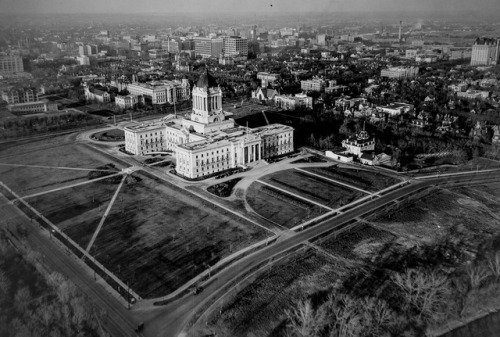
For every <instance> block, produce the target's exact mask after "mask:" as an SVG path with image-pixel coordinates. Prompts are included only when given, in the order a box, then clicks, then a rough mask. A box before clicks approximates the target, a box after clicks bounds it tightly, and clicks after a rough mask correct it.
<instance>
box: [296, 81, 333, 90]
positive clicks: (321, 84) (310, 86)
mask: <svg viewBox="0 0 500 337" xmlns="http://www.w3.org/2000/svg"><path fill="white" fill-rule="evenodd" d="M326 85H327V81H325V80H323V79H321V78H312V79H310V80H306V81H300V88H301V89H302V90H303V91H319V92H323V91H325V87H326Z"/></svg>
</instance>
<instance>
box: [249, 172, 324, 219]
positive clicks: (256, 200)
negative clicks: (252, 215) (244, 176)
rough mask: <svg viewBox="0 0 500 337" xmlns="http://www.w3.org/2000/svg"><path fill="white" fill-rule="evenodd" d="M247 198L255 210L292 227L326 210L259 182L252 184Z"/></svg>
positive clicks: (267, 217) (265, 216)
mask: <svg viewBox="0 0 500 337" xmlns="http://www.w3.org/2000/svg"><path fill="white" fill-rule="evenodd" d="M246 198H247V201H248V203H249V205H250V206H251V207H252V208H253V210H254V211H255V212H257V213H258V214H260V215H261V216H263V217H264V218H266V219H269V220H271V221H272V222H275V223H277V224H279V225H282V226H285V227H287V228H292V227H294V226H295V225H298V224H299V223H301V222H304V221H305V220H307V219H311V218H314V217H316V216H318V215H319V214H321V213H320V212H322V211H323V212H324V211H326V210H325V209H322V208H321V207H319V206H316V205H314V204H311V203H307V202H305V201H302V200H300V199H298V198H294V197H293V196H290V195H288V194H284V193H283V192H279V191H276V190H273V189H272V188H270V187H267V186H265V185H262V184H260V183H258V182H255V183H253V184H252V185H250V187H249V188H248V190H247V194H246Z"/></svg>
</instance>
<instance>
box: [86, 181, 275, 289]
mask: <svg viewBox="0 0 500 337" xmlns="http://www.w3.org/2000/svg"><path fill="white" fill-rule="evenodd" d="M136 177H137V178H138V179H137V180H140V181H137V182H136V183H133V184H129V185H124V186H123V187H122V190H121V191H120V194H119V196H118V198H117V200H116V202H115V204H114V206H113V208H112V210H111V212H110V214H109V215H108V217H107V219H106V222H105V223H104V226H103V227H102V230H101V232H100V233H99V235H98V236H97V239H96V241H95V246H94V248H93V249H92V251H91V252H92V254H95V256H96V258H97V260H99V261H100V262H101V263H103V264H104V265H105V266H106V267H107V268H109V269H110V270H111V271H112V272H113V273H115V274H116V275H117V276H118V277H119V278H120V279H121V280H123V281H124V282H127V281H128V282H129V284H130V287H131V288H132V289H134V291H136V292H137V293H138V294H139V295H141V296H142V297H144V298H150V297H157V296H161V295H166V294H168V293H170V292H172V291H174V290H175V289H177V288H178V287H180V286H181V285H183V284H184V283H185V282H186V281H188V280H190V279H191V278H193V277H195V276H196V275H198V274H199V273H200V272H202V271H204V270H206V269H207V268H208V267H209V265H214V264H215V263H217V262H218V261H219V260H220V259H222V258H224V257H226V256H228V255H230V254H231V253H232V252H235V251H237V250H239V249H242V248H244V247H246V246H248V245H250V244H252V243H255V242H257V241H260V240H262V239H264V238H265V237H266V235H267V231H265V230H264V229H261V228H260V227H257V226H255V225H253V224H249V223H246V222H243V221H242V220H240V219H238V218H235V217H234V216H233V215H231V214H224V213H223V212H219V210H218V209H214V207H212V206H211V205H209V204H207V203H206V202H203V201H202V200H200V199H198V198H194V197H191V196H190V195H187V194H186V193H185V192H184V191H182V190H180V189H178V188H174V187H171V186H167V185H165V184H163V183H162V182H161V181H158V180H156V179H154V178H152V177H148V176H146V175H143V174H136Z"/></svg>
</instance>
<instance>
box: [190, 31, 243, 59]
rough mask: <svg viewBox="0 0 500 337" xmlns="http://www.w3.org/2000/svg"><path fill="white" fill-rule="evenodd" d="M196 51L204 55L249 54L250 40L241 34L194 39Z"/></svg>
mask: <svg viewBox="0 0 500 337" xmlns="http://www.w3.org/2000/svg"><path fill="white" fill-rule="evenodd" d="M194 42H195V52H196V54H197V55H201V56H202V57H217V58H218V57H219V56H220V55H221V54H222V53H223V52H224V55H225V56H244V57H246V56H248V40H247V39H244V38H241V37H239V36H230V37H216V38H206V37H198V38H195V39H194Z"/></svg>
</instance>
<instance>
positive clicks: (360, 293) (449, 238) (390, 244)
mask: <svg viewBox="0 0 500 337" xmlns="http://www.w3.org/2000/svg"><path fill="white" fill-rule="evenodd" d="M316 244H317V245H319V246H320V247H322V248H323V249H324V250H326V251H328V252H330V253H331V254H333V255H334V256H336V257H339V258H341V257H344V258H347V259H350V260H352V262H353V264H352V265H351V264H350V263H349V262H348V261H345V260H343V259H330V258H328V257H326V255H325V256H323V255H319V254H320V253H313V254H312V255H311V252H310V251H309V252H304V251H303V250H299V251H298V252H296V253H294V254H290V255H289V256H288V257H287V259H286V260H284V261H282V262H280V263H279V265H276V266H273V267H272V268H271V269H270V270H268V271H266V272H263V273H262V274H261V275H260V276H259V277H257V279H256V281H254V282H253V283H252V284H250V285H248V286H246V287H245V288H243V289H241V288H237V289H238V293H235V294H232V295H231V298H228V299H224V302H223V303H219V304H217V305H216V306H215V308H213V311H212V313H211V315H210V316H209V317H208V318H207V323H208V324H207V327H206V328H204V329H203V328H202V327H197V328H198V330H196V333H197V334H195V336H204V335H203V333H205V334H208V333H209V332H211V331H213V332H215V333H216V334H217V336H244V337H246V336H268V337H271V336H273V337H276V336H285V334H284V326H285V324H286V323H285V317H286V316H285V314H284V312H285V310H286V309H290V308H292V307H295V305H296V304H297V302H299V301H300V300H303V299H306V298H310V299H311V300H312V303H313V305H315V303H316V305H317V303H319V304H321V303H323V301H325V300H327V299H328V295H329V294H334V295H335V296H339V295H346V296H348V297H349V298H350V299H353V300H354V301H355V302H357V303H358V305H359V306H360V307H359V308H360V309H359V310H360V312H361V313H362V314H363V315H364V314H367V315H368V314H369V315H371V313H370V310H371V309H370V307H369V306H365V303H366V302H364V301H358V300H359V299H363V300H366V299H367V298H368V297H370V298H371V299H375V300H377V301H378V300H381V301H383V302H384V303H387V304H388V305H390V306H391V309H393V310H395V312H394V313H393V314H394V315H395V316H393V317H392V319H391V321H390V325H391V331H392V330H394V331H393V333H394V335H398V336H403V335H411V333H409V332H410V331H412V333H413V335H423V334H424V331H429V330H427V329H430V330H431V331H434V330H433V329H436V328H439V327H445V326H447V323H448V322H453V320H458V321H460V322H463V321H464V320H466V319H470V318H472V317H474V316H475V315H477V314H478V313H479V312H480V311H481V310H485V309H484V308H485V307H486V308H487V309H486V311H487V310H490V309H489V308H492V307H496V306H498V303H499V302H498V287H499V282H498V279H495V277H492V276H491V275H490V276H489V277H488V278H487V279H486V281H485V282H482V283H481V285H479V286H476V287H477V288H474V289H473V290H468V291H465V293H462V292H461V291H459V290H457V289H456V288H454V287H453V286H452V285H455V284H462V283H463V284H469V283H467V282H471V281H470V275H468V273H467V270H468V269H467V268H469V267H470V266H471V265H473V266H483V267H484V263H485V259H486V257H487V256H490V254H492V253H495V252H496V253H497V254H499V253H500V183H493V184H488V185H478V186H467V187H450V188H430V189H428V190H426V191H423V192H420V193H418V194H416V195H413V196H411V197H410V198H409V200H408V201H399V202H398V203H393V204H391V205H389V206H387V207H385V208H384V209H381V210H379V211H378V212H377V213H375V214H372V215H370V216H368V217H367V219H366V220H362V221H361V222H359V223H358V224H357V225H356V226H354V227H352V228H351V229H350V230H346V231H345V232H343V233H340V234H338V235H337V236H336V237H333V236H332V237H325V238H322V239H321V240H319V241H318V242H316ZM497 256H498V255H497ZM489 261H491V260H489ZM408 270H411V271H414V272H415V273H422V270H425V271H427V272H430V271H432V272H433V273H436V275H440V276H442V277H444V279H446V280H447V282H449V283H447V286H449V288H444V289H445V290H444V293H443V294H444V295H443V296H444V298H445V300H444V301H443V305H442V306H440V307H439V306H438V307H436V309H435V310H436V312H437V313H438V314H437V315H441V316H440V318H439V319H438V320H437V321H435V322H434V321H432V320H429V321H426V323H422V322H417V321H413V319H414V317H415V315H418V312H414V311H408V312H406V311H405V310H404V305H405V304H404V303H406V302H405V301H407V297H405V293H404V292H402V291H401V289H400V288H399V286H398V285H397V284H396V282H395V281H394V276H395V275H396V274H398V275H404V274H405V273H407V271H408ZM486 270H489V269H488V268H487V267H486ZM330 273H332V274H330ZM413 275H415V274H413ZM419 275H423V274H419ZM495 280H496V281H495ZM332 288H333V289H335V290H332ZM471 289H472V288H471ZM448 290H449V291H448ZM461 305H463V306H464V311H463V313H464V314H463V316H462V314H461V311H460V309H459V310H458V311H457V308H461V307H460V306H461ZM316 308H317V307H316ZM483 312H484V311H483ZM433 317H434V316H433ZM204 322H205V321H203V324H204ZM329 322H330V323H331V320H329ZM394 322H398V323H396V324H393V323H394ZM400 322H404V324H401V323H400ZM368 323H369V322H368V321H366V322H363V324H368ZM366 331H368V329H367V330H366ZM385 331H388V330H387V329H386V330H385ZM419 332H420V334H419ZM407 333H408V334H407ZM447 336H448V335H447ZM450 336H454V335H453V334H451V335H450Z"/></svg>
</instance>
